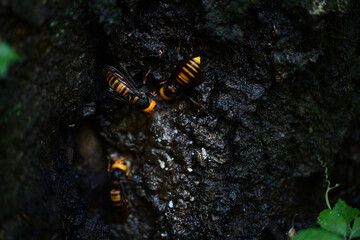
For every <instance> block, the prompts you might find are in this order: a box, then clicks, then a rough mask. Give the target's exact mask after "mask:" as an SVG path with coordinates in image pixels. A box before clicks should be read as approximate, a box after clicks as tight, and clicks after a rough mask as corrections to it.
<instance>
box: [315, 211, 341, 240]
mask: <svg viewBox="0 0 360 240" xmlns="http://www.w3.org/2000/svg"><path fill="white" fill-rule="evenodd" d="M317 223H318V224H319V225H320V226H321V227H322V228H323V229H325V230H328V231H329V232H333V233H337V234H339V235H341V236H343V237H344V236H346V232H347V230H348V223H347V222H346V220H345V218H344V217H343V216H341V215H340V214H339V213H338V212H337V211H335V210H333V209H326V210H324V211H322V212H321V213H320V215H319V218H318V220H317Z"/></svg>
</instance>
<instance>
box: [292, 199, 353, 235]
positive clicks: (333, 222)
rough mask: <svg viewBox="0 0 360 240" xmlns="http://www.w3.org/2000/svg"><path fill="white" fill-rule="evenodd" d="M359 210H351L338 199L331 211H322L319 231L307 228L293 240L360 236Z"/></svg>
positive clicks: (319, 218) (318, 221)
mask: <svg viewBox="0 0 360 240" xmlns="http://www.w3.org/2000/svg"><path fill="white" fill-rule="evenodd" d="M359 214H360V210H359V209H356V208H352V207H350V206H348V205H347V204H346V202H345V201H344V200H341V199H339V200H338V202H337V203H336V204H335V207H334V208H333V209H326V210H324V211H322V212H321V213H320V215H319V217H318V220H317V223H318V224H319V225H320V227H321V229H316V228H309V229H306V230H303V231H300V232H299V234H298V235H297V236H296V237H295V238H294V240H322V239H323V240H332V239H334V240H337V239H339V240H341V239H348V240H350V239H355V238H357V237H359V236H360V218H359Z"/></svg>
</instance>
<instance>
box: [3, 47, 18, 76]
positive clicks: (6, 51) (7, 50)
mask: <svg viewBox="0 0 360 240" xmlns="http://www.w3.org/2000/svg"><path fill="white" fill-rule="evenodd" d="M18 60H20V55H19V54H17V53H16V52H15V50H14V49H13V48H12V47H11V46H10V45H9V44H7V43H4V42H0V78H4V77H5V76H6V73H7V71H8V68H9V67H10V64H11V63H13V62H14V61H18Z"/></svg>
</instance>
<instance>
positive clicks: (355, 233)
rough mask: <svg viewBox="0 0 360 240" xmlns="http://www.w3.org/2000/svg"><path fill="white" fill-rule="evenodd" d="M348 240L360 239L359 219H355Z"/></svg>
mask: <svg viewBox="0 0 360 240" xmlns="http://www.w3.org/2000/svg"><path fill="white" fill-rule="evenodd" d="M350 237H351V238H350V239H353V238H357V237H360V217H357V218H355V221H354V224H353V226H352V228H351V233H350Z"/></svg>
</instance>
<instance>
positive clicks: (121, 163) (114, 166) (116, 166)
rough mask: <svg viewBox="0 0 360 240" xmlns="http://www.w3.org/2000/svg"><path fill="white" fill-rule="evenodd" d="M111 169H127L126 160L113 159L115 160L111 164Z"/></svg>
mask: <svg viewBox="0 0 360 240" xmlns="http://www.w3.org/2000/svg"><path fill="white" fill-rule="evenodd" d="M111 168H112V169H119V170H121V171H124V172H125V171H126V170H127V165H126V162H125V161H123V160H115V162H114V163H113V164H112V165H111Z"/></svg>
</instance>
